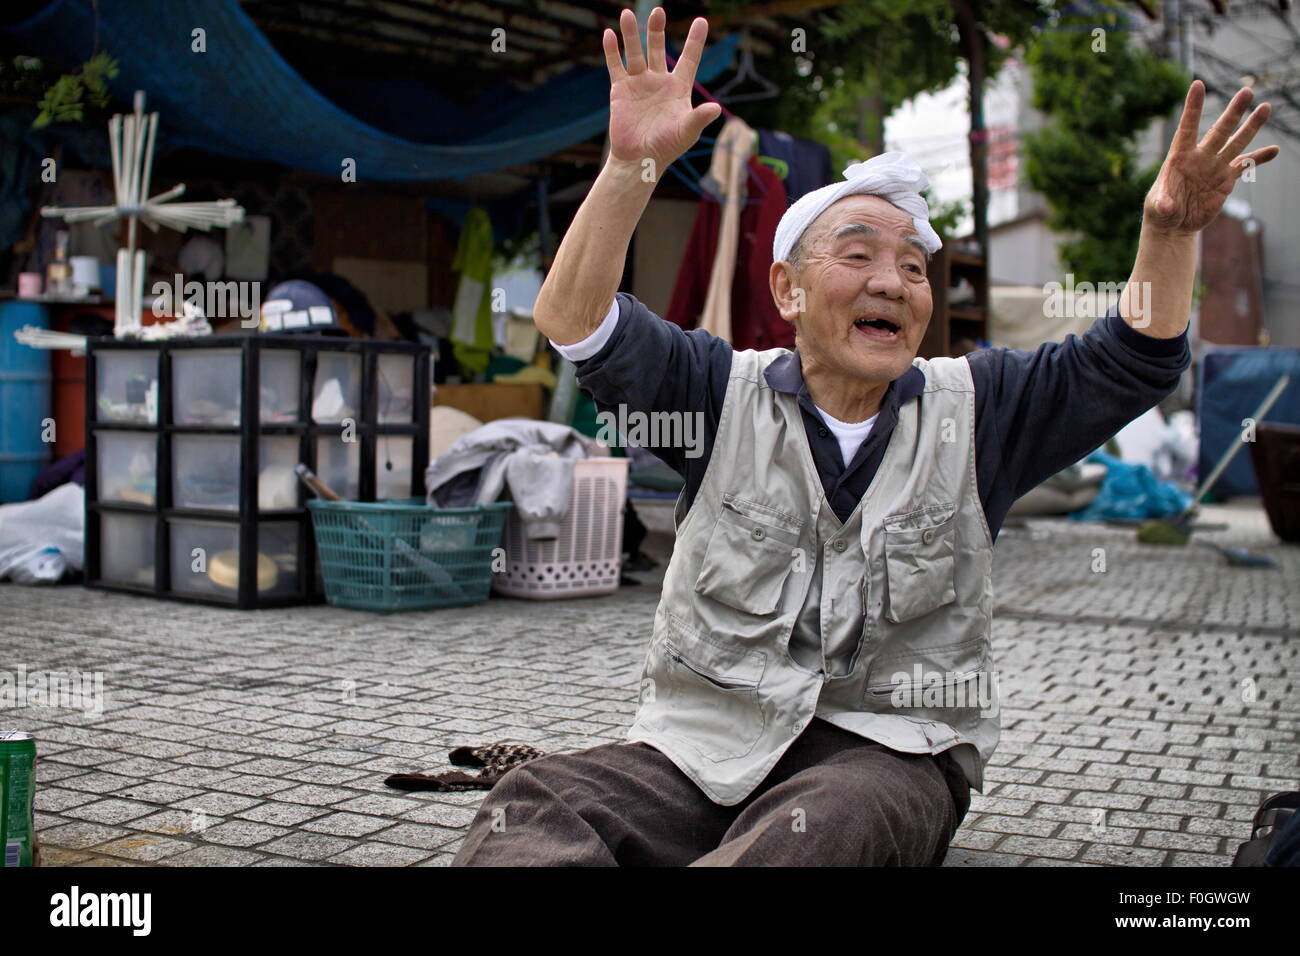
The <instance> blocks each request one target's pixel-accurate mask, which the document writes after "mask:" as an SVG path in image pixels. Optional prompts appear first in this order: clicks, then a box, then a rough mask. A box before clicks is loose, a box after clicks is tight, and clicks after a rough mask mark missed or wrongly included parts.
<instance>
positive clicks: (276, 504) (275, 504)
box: [257, 435, 299, 511]
mask: <svg viewBox="0 0 1300 956" xmlns="http://www.w3.org/2000/svg"><path fill="white" fill-rule="evenodd" d="M298 448H299V445H298V439H297V438H296V437H291V436H288V435H285V436H275V437H270V436H263V437H262V439H261V440H260V441H259V442H258V444H257V507H258V508H260V509H261V510H262V511H283V510H285V509H287V508H297V507H298V476H297V475H296V474H294V471H293V469H294V466H295V465H297V464H298Z"/></svg>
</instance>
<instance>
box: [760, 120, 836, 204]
mask: <svg viewBox="0 0 1300 956" xmlns="http://www.w3.org/2000/svg"><path fill="white" fill-rule="evenodd" d="M758 151H759V153H761V154H762V155H764V156H771V157H773V158H774V159H780V160H783V161H784V162H785V164H786V166H787V168H788V169H789V173H788V174H787V175H786V177H785V193H786V200H787V202H788V203H790V204H791V205H793V204H794V201H795V200H796V199H798V198H799V197H800V196H802V195H803V194H804V193H810V192H812V191H813V190H814V189H821V188H822V187H823V186H827V185H829V184H830V183H833V182H835V181H836V180H837V179H838V177H837V176H836V175H835V170H834V169H833V168H832V166H831V151H830V150H829V149H827V147H826V145H825V144H824V143H819V142H817V141H816V140H812V139H802V138H800V137H798V136H791V135H790V134H789V133H783V132H781V131H780V130H774V129H760V130H759V131H758Z"/></svg>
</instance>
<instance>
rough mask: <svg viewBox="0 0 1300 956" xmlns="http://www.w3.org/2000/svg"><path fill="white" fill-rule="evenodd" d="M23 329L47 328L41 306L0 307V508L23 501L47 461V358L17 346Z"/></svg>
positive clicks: (45, 354)
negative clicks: (17, 332) (44, 438)
mask: <svg viewBox="0 0 1300 956" xmlns="http://www.w3.org/2000/svg"><path fill="white" fill-rule="evenodd" d="M24 325H35V326H39V327H40V328H46V329H47V328H49V327H50V316H49V313H48V312H46V310H45V306H43V305H41V304H40V303H39V302H3V303H0V502H3V501H26V500H27V498H28V496H29V495H30V494H31V490H32V482H33V481H35V480H36V476H37V475H39V474H40V473H41V471H42V469H44V468H45V466H46V464H47V463H48V462H49V460H50V448H51V447H52V439H53V436H52V435H51V436H50V437H51V442H46V441H44V440H43V433H44V432H45V420H46V419H48V418H49V417H50V353H49V352H47V351H46V350H45V349H34V348H32V347H31V346H28V345H23V344H21V343H20V342H19V341H18V340H17V339H15V338H14V332H16V331H17V330H18V329H21V328H22V327H23V326H24Z"/></svg>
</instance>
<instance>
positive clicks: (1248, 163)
mask: <svg viewBox="0 0 1300 956" xmlns="http://www.w3.org/2000/svg"><path fill="white" fill-rule="evenodd" d="M1281 152H1282V147H1280V146H1263V147H1260V148H1259V149H1256V150H1253V151H1252V152H1249V153H1247V154H1246V155H1245V156H1242V157H1241V158H1240V159H1238V160H1236V161H1235V162H1234V163H1233V164H1232V168H1233V170H1234V171H1235V172H1236V174H1237V175H1238V176H1240V175H1241V174H1242V173H1244V172H1245V171H1246V170H1248V169H1249V168H1250V167H1252V166H1263V165H1264V164H1265V163H1267V162H1268V161H1269V160H1271V159H1277V157H1278V155H1279V154H1280V153H1281Z"/></svg>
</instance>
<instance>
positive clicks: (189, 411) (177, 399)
mask: <svg viewBox="0 0 1300 956" xmlns="http://www.w3.org/2000/svg"><path fill="white" fill-rule="evenodd" d="M171 357H172V421H173V422H175V423H176V424H178V425H238V424H239V410H240V398H241V396H242V394H243V392H242V387H241V381H240V366H241V361H240V354H239V349H203V350H202V351H186V350H182V349H176V350H174V351H173V352H172V353H171Z"/></svg>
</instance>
